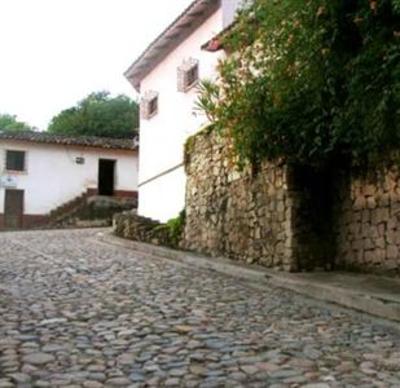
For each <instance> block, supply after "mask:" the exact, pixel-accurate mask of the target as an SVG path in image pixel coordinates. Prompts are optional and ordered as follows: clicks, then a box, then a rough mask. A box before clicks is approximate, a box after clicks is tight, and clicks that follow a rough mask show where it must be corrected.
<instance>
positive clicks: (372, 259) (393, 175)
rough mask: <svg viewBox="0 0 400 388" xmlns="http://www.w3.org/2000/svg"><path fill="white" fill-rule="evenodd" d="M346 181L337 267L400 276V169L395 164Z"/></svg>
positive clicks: (343, 190) (342, 202)
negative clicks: (369, 175)
mask: <svg viewBox="0 0 400 388" xmlns="http://www.w3.org/2000/svg"><path fill="white" fill-rule="evenodd" d="M345 182H346V184H344V188H343V189H342V192H341V197H340V202H339V203H338V208H337V215H338V218H337V220H338V222H337V226H336V228H337V229H336V231H337V237H338V239H337V247H338V254H337V257H336V263H337V265H338V266H339V267H343V268H347V269H355V270H362V271H368V272H384V273H392V274H397V275H399V274H400V255H399V252H400V173H399V168H398V167H397V166H396V165H395V163H393V164H392V166H391V167H388V168H386V169H383V170H382V171H381V172H376V173H375V174H374V176H373V177H369V178H362V179H361V178H349V177H347V179H346V178H345Z"/></svg>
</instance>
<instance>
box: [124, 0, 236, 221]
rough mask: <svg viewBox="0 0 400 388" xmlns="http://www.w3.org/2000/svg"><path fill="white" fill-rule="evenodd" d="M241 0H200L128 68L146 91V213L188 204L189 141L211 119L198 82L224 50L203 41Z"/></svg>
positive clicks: (142, 190) (172, 211)
mask: <svg viewBox="0 0 400 388" xmlns="http://www.w3.org/2000/svg"><path fill="white" fill-rule="evenodd" d="M240 2H241V1H240V0H223V1H220V0H196V1H194V2H193V3H191V5H190V6H189V7H188V8H187V9H186V10H185V11H184V12H183V13H182V14H181V15H179V16H178V18H177V19H176V20H175V21H173V22H172V24H171V25H170V26H168V27H167V28H166V30H165V31H164V32H163V33H162V34H161V35H160V36H158V37H157V38H156V39H155V40H154V41H153V42H152V43H151V44H150V45H149V46H148V48H147V49H146V50H145V51H144V52H143V53H142V54H141V56H140V57H139V58H138V59H137V60H136V61H135V62H134V63H133V64H132V65H131V67H130V68H129V69H128V70H127V71H126V73H125V76H126V77H127V78H128V80H129V81H130V82H131V84H132V85H133V86H134V88H135V89H136V90H137V91H139V92H140V94H141V123H140V156H139V209H138V212H139V214H140V215H143V216H146V217H151V218H153V219H156V220H160V221H166V220H168V219H170V218H172V217H175V216H177V215H178V213H179V212H180V211H181V210H182V209H183V208H184V205H185V183H186V178H185V172H184V167H183V146H184V143H185V141H186V139H187V138H188V137H189V136H190V135H192V134H194V133H195V132H197V131H198V130H199V129H200V128H201V127H203V126H204V125H205V124H206V118H205V116H204V115H203V114H201V112H199V111H196V110H195V101H196V99H197V88H196V86H197V84H198V81H199V80H200V79H207V78H211V79H212V78H214V77H215V75H216V65H217V63H218V60H219V58H221V56H222V55H224V54H223V52H222V51H216V52H209V51H206V50H202V46H203V45H204V44H205V43H206V42H209V41H210V40H211V39H212V38H213V37H215V36H216V35H217V34H218V33H220V32H221V31H222V30H223V29H224V28H225V27H227V26H228V25H229V24H230V23H232V20H233V18H234V15H235V12H236V9H237V7H238V6H239V3H240Z"/></svg>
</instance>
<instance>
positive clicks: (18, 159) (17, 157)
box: [6, 150, 25, 171]
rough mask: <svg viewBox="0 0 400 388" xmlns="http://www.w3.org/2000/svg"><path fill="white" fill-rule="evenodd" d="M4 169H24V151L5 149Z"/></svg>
mask: <svg viewBox="0 0 400 388" xmlns="http://www.w3.org/2000/svg"><path fill="white" fill-rule="evenodd" d="M6 170H8V171H25V152H24V151H10V150H7V151H6Z"/></svg>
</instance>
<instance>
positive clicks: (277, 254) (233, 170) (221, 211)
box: [183, 132, 296, 271]
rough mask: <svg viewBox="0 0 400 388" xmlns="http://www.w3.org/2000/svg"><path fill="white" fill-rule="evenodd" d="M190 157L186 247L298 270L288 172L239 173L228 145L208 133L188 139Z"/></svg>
mask: <svg viewBox="0 0 400 388" xmlns="http://www.w3.org/2000/svg"><path fill="white" fill-rule="evenodd" d="M186 154H187V155H186V173H187V178H188V179H187V189H186V226H185V239H184V243H183V245H184V247H185V248H186V249H188V250H192V251H197V252H201V253H205V254H209V255H212V256H218V255H224V256H228V257H230V258H232V259H236V260H241V261H245V262H247V263H258V264H261V265H264V266H267V267H273V268H277V269H284V270H288V271H289V270H295V269H296V268H295V266H296V262H295V260H293V249H292V248H293V246H292V242H293V236H292V226H291V223H292V221H291V219H292V209H293V203H292V198H291V193H290V192H289V190H288V182H287V171H286V170H287V169H286V167H285V166H279V165H273V164H269V163H264V164H263V165H262V166H261V167H260V171H258V172H257V173H254V171H252V170H251V169H250V168H247V169H244V170H243V171H238V169H237V167H236V163H235V162H234V161H233V160H232V158H231V152H230V149H229V147H228V146H227V145H226V143H224V140H223V139H221V138H220V137H219V136H218V135H215V134H209V133H207V132H202V133H200V134H198V135H197V136H195V137H193V138H191V139H190V140H189V142H188V144H187V150H186Z"/></svg>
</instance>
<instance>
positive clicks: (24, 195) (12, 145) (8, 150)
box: [0, 133, 138, 229]
mask: <svg viewBox="0 0 400 388" xmlns="http://www.w3.org/2000/svg"><path fill="white" fill-rule="evenodd" d="M137 185H138V149H137V145H135V144H134V142H133V140H116V139H101V138H82V139H79V138H75V139H73V138H65V137H60V136H52V135H47V134H40V133H33V134H24V133H23V134H5V133H0V229H3V228H5V229H18V228H29V227H32V226H36V225H39V224H41V223H43V221H45V220H46V217H47V216H48V215H49V213H50V212H51V211H52V210H54V209H56V208H57V207H59V206H61V205H63V204H65V203H68V202H69V201H72V200H74V198H76V197H79V196H81V195H88V196H93V195H104V196H114V197H126V198H135V197H137Z"/></svg>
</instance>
